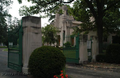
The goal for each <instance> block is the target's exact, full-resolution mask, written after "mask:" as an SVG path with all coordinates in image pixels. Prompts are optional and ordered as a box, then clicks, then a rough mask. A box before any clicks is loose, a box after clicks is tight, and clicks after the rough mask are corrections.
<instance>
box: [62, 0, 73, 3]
mask: <svg viewBox="0 0 120 78" xmlns="http://www.w3.org/2000/svg"><path fill="white" fill-rule="evenodd" d="M61 1H62V0H61ZM73 1H74V0H69V1H68V2H64V1H62V2H63V3H71V2H73Z"/></svg>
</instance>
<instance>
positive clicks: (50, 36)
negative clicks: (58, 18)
mask: <svg viewBox="0 0 120 78" xmlns="http://www.w3.org/2000/svg"><path fill="white" fill-rule="evenodd" d="M57 32H58V30H57V29H56V28H55V27H54V26H52V25H47V26H46V27H44V28H42V34H43V37H42V39H43V43H49V44H50V45H51V44H52V43H53V44H54V43H55V42H57V39H56V38H57Z"/></svg>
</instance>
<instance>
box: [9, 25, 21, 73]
mask: <svg viewBox="0 0 120 78" xmlns="http://www.w3.org/2000/svg"><path fill="white" fill-rule="evenodd" d="M8 67H9V68H11V69H14V70H16V71H19V72H21V71H22V23H21V26H18V27H16V28H14V29H12V30H11V29H10V28H9V30H8Z"/></svg>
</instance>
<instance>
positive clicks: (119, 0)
mask: <svg viewBox="0 0 120 78" xmlns="http://www.w3.org/2000/svg"><path fill="white" fill-rule="evenodd" d="M118 2H120V0H118V1H116V2H114V3H112V4H111V5H110V6H108V7H107V8H106V9H104V10H103V11H104V12H105V11H107V10H109V9H110V8H111V7H113V6H114V5H115V4H116V3H118Z"/></svg>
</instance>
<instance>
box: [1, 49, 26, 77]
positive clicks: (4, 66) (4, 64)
mask: <svg viewBox="0 0 120 78" xmlns="http://www.w3.org/2000/svg"><path fill="white" fill-rule="evenodd" d="M2 50H3V49H2V48H0V78H28V77H27V76H25V75H24V74H22V73H19V72H16V71H14V70H12V69H9V68H8V67H7V59H8V58H7V56H8V52H5V51H2Z"/></svg>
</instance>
